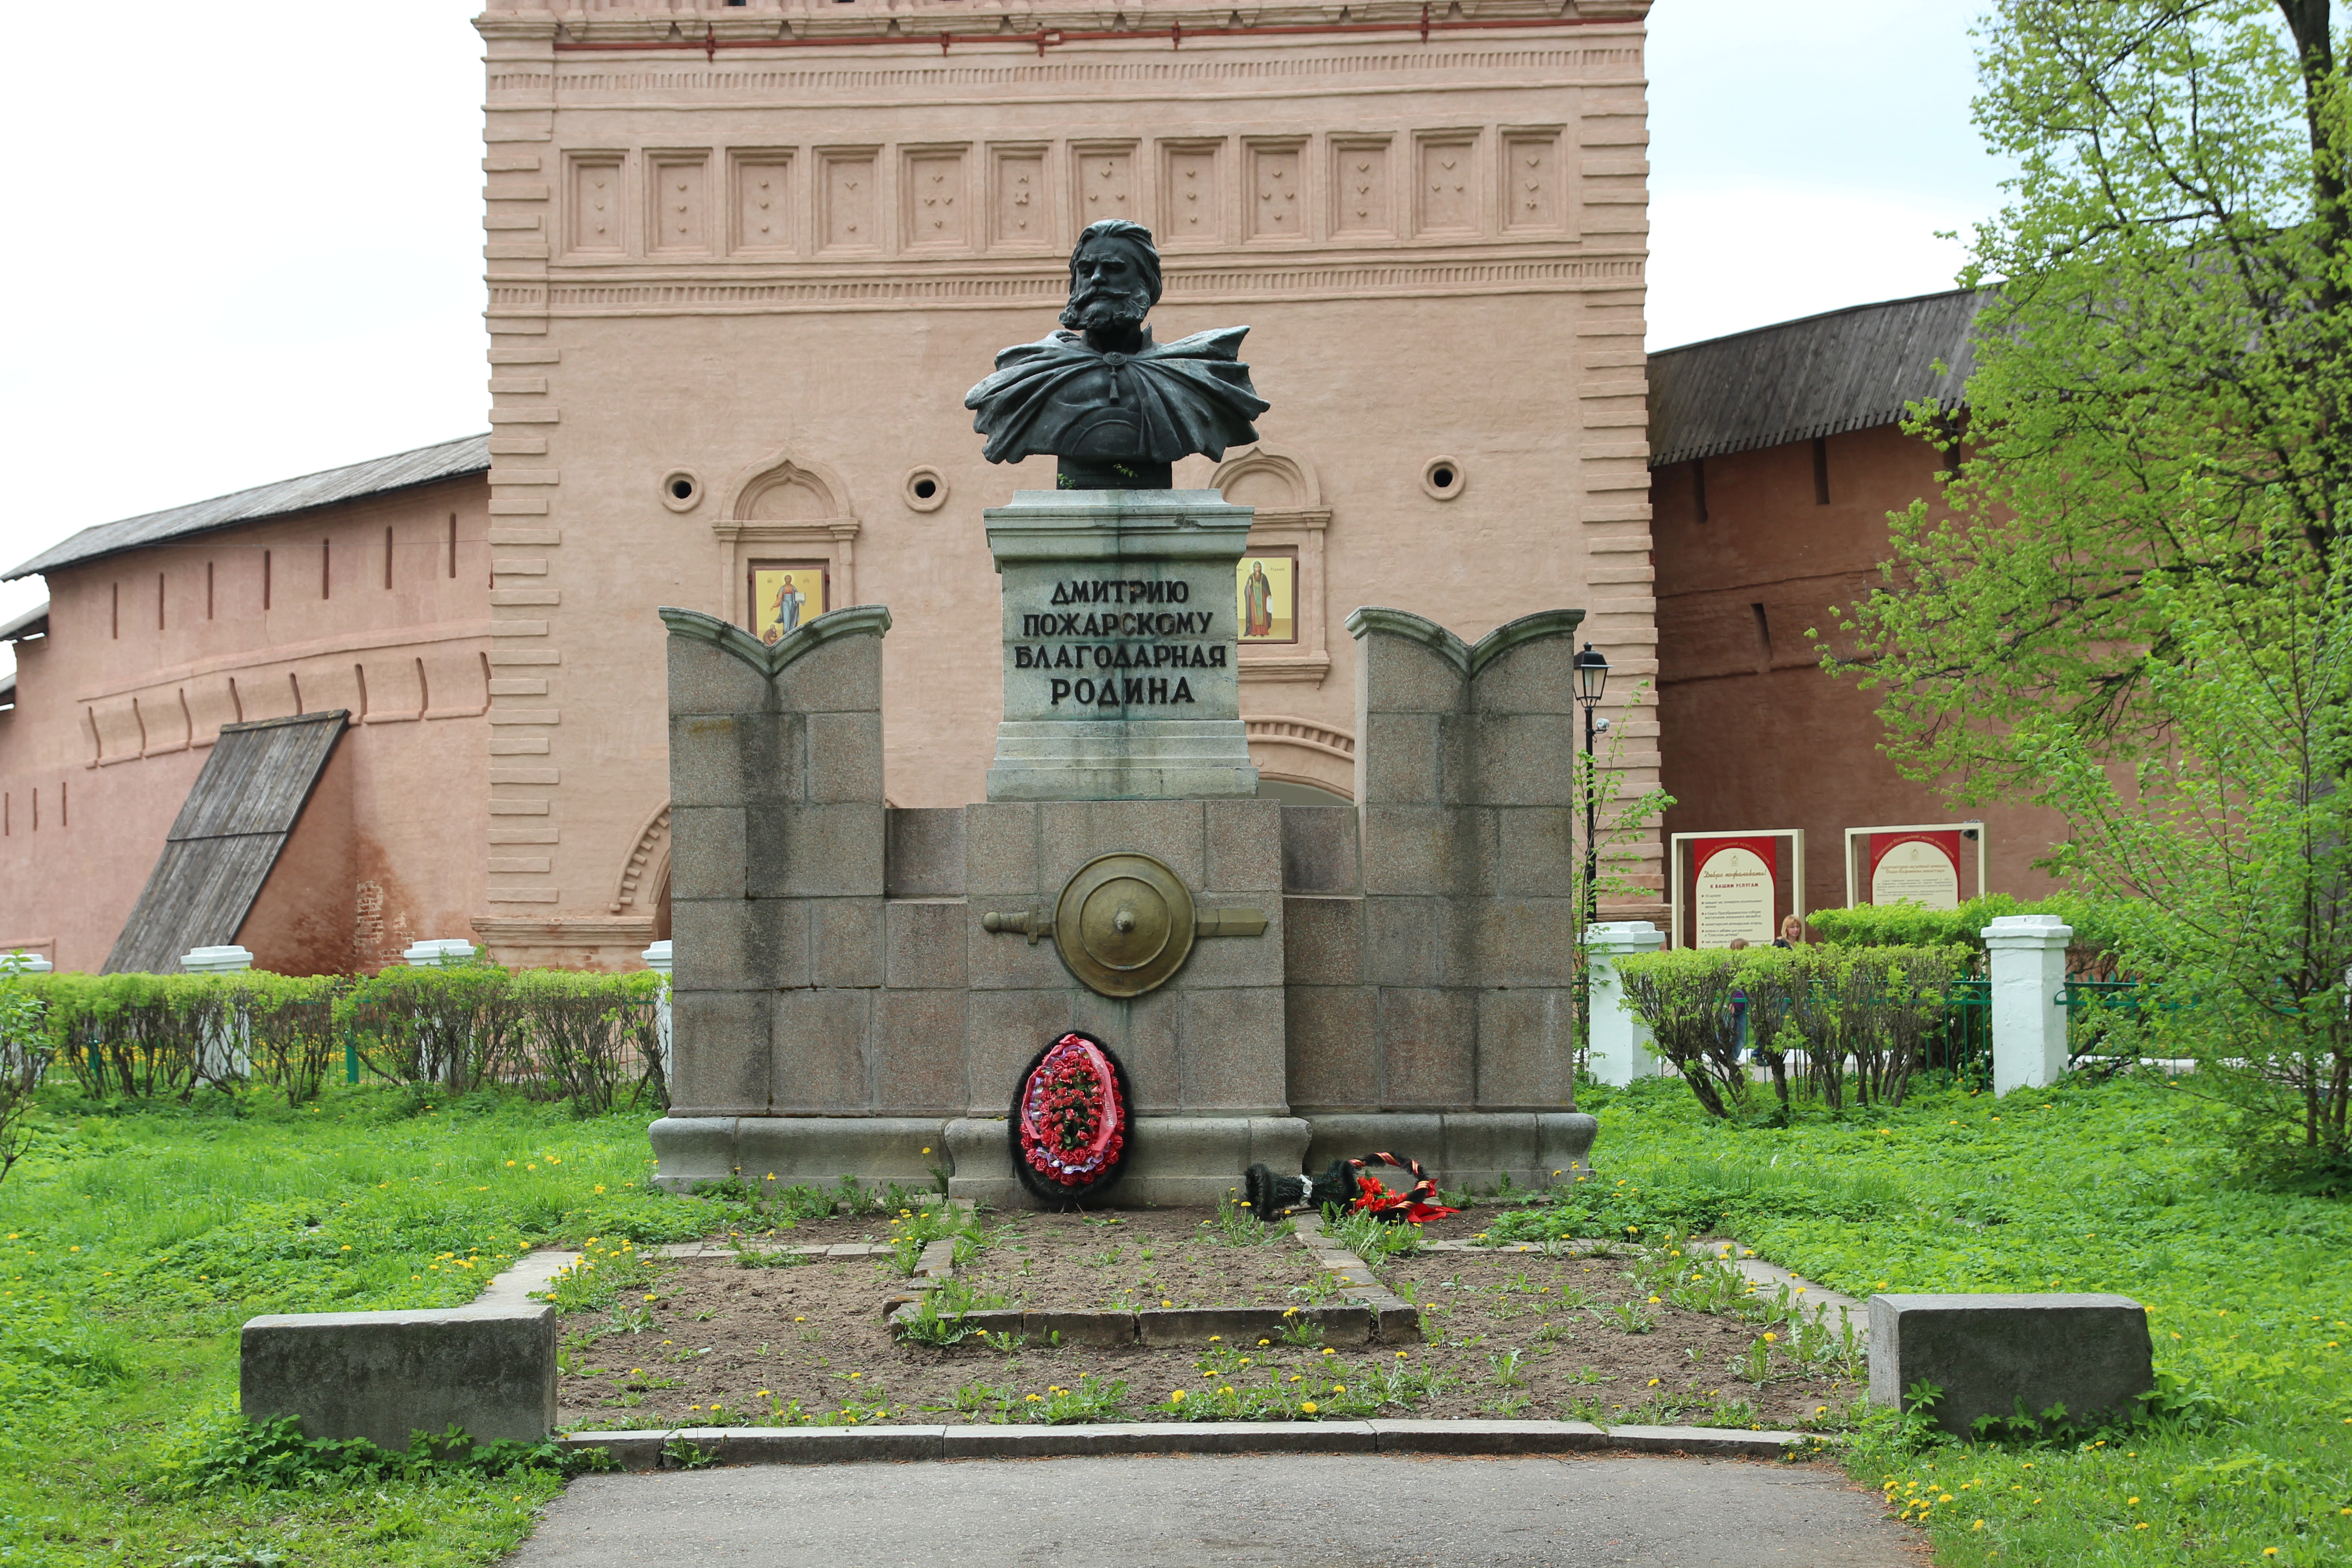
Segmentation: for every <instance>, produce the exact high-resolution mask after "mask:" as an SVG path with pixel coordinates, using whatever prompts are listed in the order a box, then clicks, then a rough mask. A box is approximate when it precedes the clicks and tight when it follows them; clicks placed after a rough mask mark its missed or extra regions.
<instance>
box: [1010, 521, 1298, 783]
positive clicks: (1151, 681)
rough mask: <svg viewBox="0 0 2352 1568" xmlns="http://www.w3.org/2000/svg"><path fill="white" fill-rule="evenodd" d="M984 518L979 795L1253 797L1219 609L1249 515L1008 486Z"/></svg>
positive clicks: (1230, 605)
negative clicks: (987, 621) (989, 563)
mask: <svg viewBox="0 0 2352 1568" xmlns="http://www.w3.org/2000/svg"><path fill="white" fill-rule="evenodd" d="M983 515H984V516H985V517H986V518H987V521H988V546H989V549H990V550H991V551H992V552H994V554H995V556H996V569H997V571H998V573H999V574H1001V575H1002V576H1003V579H1004V592H1003V616H1004V719H1003V723H1002V724H1000V725H999V726H998V727H997V731H996V762H995V765H994V766H992V767H991V768H990V769H989V770H988V798H989V799H991V800H1171V799H1179V798H1190V799H1195V800H1202V799H1207V800H1215V799H1231V798H1237V797H1241V798H1245V797H1248V796H1251V795H1255V794H1256V793H1257V769H1256V768H1255V767H1254V766H1253V765H1251V763H1250V759H1249V739H1248V736H1247V735H1246V733H1244V730H1243V728H1242V720H1241V678H1240V669H1239V667H1238V665H1237V663H1236V660H1235V654H1236V651H1237V646H1238V645H1237V643H1236V641H1235V633H1236V631H1237V627H1236V626H1235V611H1234V563H1236V562H1238V561H1239V560H1240V559H1241V555H1242V551H1243V549H1244V546H1246V545H1247V543H1248V542H1249V531H1250V519H1251V517H1252V515H1253V513H1252V511H1251V510H1250V509H1249V508H1248V507H1245V506H1229V505H1227V504H1226V503H1225V500H1224V498H1223V496H1221V495H1220V494H1219V493H1218V492H1217V491H1215V490H1019V491H1016V492H1014V495H1013V504H1012V505H1010V506H1001V507H993V508H991V509H990V510H988V511H987V512H986V513H984V514H983Z"/></svg>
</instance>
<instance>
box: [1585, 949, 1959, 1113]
mask: <svg viewBox="0 0 2352 1568" xmlns="http://www.w3.org/2000/svg"><path fill="white" fill-rule="evenodd" d="M1616 967H1617V973H1618V974H1619V976H1620V977H1621V979H1622V982H1623V984H1624V989H1625V1000H1626V1005H1628V1006H1630V1007H1631V1008H1633V1015H1634V1016H1636V1017H1638V1018H1640V1019H1641V1020H1642V1022H1643V1023H1644V1024H1646V1025H1648V1026H1649V1028H1650V1033H1651V1035H1652V1037H1654V1040H1655V1041H1656V1045H1657V1051H1658V1054H1659V1055H1660V1056H1661V1057H1663V1058H1665V1060H1666V1061H1667V1063H1668V1064H1669V1065H1671V1066H1672V1067H1673V1068H1675V1071H1676V1072H1678V1073H1680V1074H1681V1075H1682V1078H1683V1081H1684V1082H1685V1083H1687V1084H1688V1085H1689V1086H1690V1089H1691V1093H1692V1094H1693V1096H1695V1097H1696V1099H1697V1100H1698V1102H1699V1104H1700V1106H1701V1107H1702V1108H1703V1109H1705V1110H1706V1113H1707V1114H1708V1115H1710V1116H1715V1117H1732V1116H1737V1115H1740V1114H1743V1113H1745V1112H1747V1111H1748V1110H1749V1108H1750V1101H1751V1100H1752V1099H1753V1093H1754V1085H1753V1082H1752V1080H1751V1079H1749V1076H1748V1068H1747V1066H1746V1064H1744V1063H1743V1062H1742V1061H1741V1060H1740V1057H1739V1053H1740V1038H1739V1028H1738V1017H1739V1012H1740V1008H1739V1004H1740V1003H1742V1002H1744V1003H1745V1012H1746V1015H1747V1022H1748V1042H1747V1043H1748V1046H1749V1047H1752V1048H1753V1050H1754V1051H1755V1055H1756V1060H1757V1061H1758V1062H1759V1063H1760V1064H1762V1065H1763V1067H1764V1068H1765V1069H1766V1071H1767V1072H1768V1073H1769V1076H1770V1079H1771V1083H1772V1091H1773V1096H1774V1098H1775V1099H1776V1100H1778V1102H1779V1106H1780V1110H1781V1111H1782V1112H1786V1111H1787V1110H1790V1107H1791V1105H1792V1095H1791V1082H1790V1071H1789V1069H1790V1058H1791V1056H1792V1055H1796V1054H1798V1053H1801V1054H1802V1062H1801V1067H1802V1075H1801V1079H1800V1080H1799V1081H1798V1083H1797V1085H1796V1089H1797V1091H1798V1092H1801V1094H1802V1095H1803V1096H1804V1097H1805V1098H1806V1099H1809V1100H1815V1101H1818V1102H1819V1103H1820V1104H1821V1105H1822V1107H1823V1108H1824V1109H1827V1110H1841V1109H1843V1107H1844V1106H1845V1104H1846V1103H1847V1100H1848V1099H1849V1098H1851V1099H1852V1100H1853V1103H1854V1104H1856V1105H1876V1104H1885V1105H1900V1104H1902V1103H1903V1097H1904V1095H1905V1094H1906V1093H1907V1092H1908V1091H1909V1088H1910V1083H1911V1078H1912V1075H1913V1074H1914V1073H1915V1072H1916V1071H1917V1070H1918V1068H1919V1067H1920V1065H1921V1064H1922V1062H1923V1061H1924V1060H1925V1059H1926V1046H1927V1041H1928V1040H1929V1039H1930V1038H1932V1037H1933V1036H1934V1035H1935V1033H1936V1032H1937V1030H1940V1029H1941V1028H1942V1027H1943V1026H1944V1022H1945V1016H1946V1010H1947V1008H1948V1005H1949V1000H1950V996H1951V993H1952V986H1953V983H1954V982H1955V981H1957V980H1958V979H1959V978H1960V977H1961V974H1962V972H1963V970H1964V968H1965V963H1964V962H1963V955H1962V953H1961V952H1960V950H1959V949H1958V946H1957V945H1956V944H1943V945H1937V946H1905V947H1840V946H1807V947H1798V948H1772V947H1765V948H1746V949H1741V950H1739V951H1738V952H1733V951H1730V950H1727V949H1704V948H1680V949H1676V950H1675V951H1674V952H1652V953H1640V954H1635V955H1633V956H1629V957H1625V958H1620V959H1618V960H1617V961H1616Z"/></svg>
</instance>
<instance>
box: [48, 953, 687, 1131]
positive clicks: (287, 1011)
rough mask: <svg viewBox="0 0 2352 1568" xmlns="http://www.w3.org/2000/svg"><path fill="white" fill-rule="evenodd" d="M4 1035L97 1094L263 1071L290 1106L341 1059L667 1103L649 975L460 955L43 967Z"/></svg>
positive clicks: (315, 1090)
mask: <svg viewBox="0 0 2352 1568" xmlns="http://www.w3.org/2000/svg"><path fill="white" fill-rule="evenodd" d="M660 987H661V977H660V976H659V975H657V974H656V973H652V972H650V971H641V972H639V973H633V974H587V973H578V972H575V971H571V970H523V971H519V972H516V971H508V970H505V969H501V968H499V967H498V966H497V965H495V964H488V963H467V964H460V965H456V966H452V967H449V968H445V969H410V968H391V969H386V970H384V971H383V973H380V974H373V975H365V976H356V977H354V976H346V975H318V976H310V977H298V976H292V975H284V974H268V973H261V972H259V971H247V972H244V973H232V974H41V975H25V976H18V977H16V988H17V990H18V993H19V994H21V995H22V996H23V997H25V998H26V999H28V1000H29V1002H30V1003H31V1007H30V1008H27V1009H24V1010H23V1011H22V1012H21V1013H20V1016H18V1020H17V1022H16V1025H15V1033H16V1035H18V1036H24V1037H26V1038H23V1039H12V1040H11V1041H9V1042H8V1045H9V1046H10V1047H13V1048H16V1049H22V1050H29V1051H32V1052H35V1053H37V1054H41V1055H46V1056H47V1058H48V1059H49V1062H50V1064H51V1065H52V1067H53V1068H58V1067H61V1068H64V1069H65V1070H66V1071H68V1072H70V1073H72V1074H73V1076H74V1077H75V1078H76V1079H78V1080H79V1083H80V1085H81V1089H82V1091H83V1092H84V1093H85V1094H87V1095H89V1096H90V1097H91V1098H93V1099H115V1098H121V1099H131V1100H154V1099H178V1100H188V1099H190V1098H192V1097H193V1096H194V1094H195V1092H196V1091H197V1090H198V1089H206V1088H210V1089H222V1090H229V1089H240V1088H244V1087H247V1086H250V1085H255V1084H260V1085H267V1086H268V1087H269V1088H271V1089H277V1090H278V1091H279V1092H282V1093H283V1094H284V1095H285V1096H286V1099H287V1102H288V1103H289V1104H294V1105H299V1104H301V1103H304V1102H305V1101H309V1100H315V1099H317V1098H318V1095H319V1091H320V1087H321V1085H322V1084H323V1083H324V1082H325V1080H326V1078H327V1075H328V1074H330V1073H331V1072H334V1071H336V1070H338V1069H342V1070H343V1071H345V1072H346V1073H347V1074H349V1075H352V1076H354V1077H357V1078H365V1079H375V1080H378V1081H383V1082H390V1083H395V1084H404V1085H415V1086H419V1087H427V1086H429V1087H431V1088H433V1089H437V1090H439V1091H441V1092H443V1093H446V1094H453V1095H454V1094H463V1093H465V1092H466V1091H467V1090H469V1089H477V1088H482V1087H487V1086H497V1087H502V1088H506V1089H519V1090H520V1091H521V1092H522V1093H524V1094H525V1095H527V1096H529V1097H530V1098H531V1099H535V1100H561V1101H563V1102H565V1103H567V1104H569V1105H570V1106H571V1108H572V1110H573V1111H574V1112H575V1113H577V1114H579V1115H583V1116H593V1115H601V1114H603V1113H604V1111H607V1110H611V1109H613V1107H614V1105H615V1104H616V1103H618V1102H619V1101H621V1100H624V1099H626V1100H629V1101H630V1102H632V1103H636V1102H650V1103H652V1104H654V1105H656V1106H661V1105H667V1103H668V1100H669V1089H668V1085H667V1081H666V1080H665V1078H664V1075H663V1070H662V1061H661V1050H660V1024H659V1018H658V1013H657V1008H656V998H657V997H658V995H659V993H660Z"/></svg>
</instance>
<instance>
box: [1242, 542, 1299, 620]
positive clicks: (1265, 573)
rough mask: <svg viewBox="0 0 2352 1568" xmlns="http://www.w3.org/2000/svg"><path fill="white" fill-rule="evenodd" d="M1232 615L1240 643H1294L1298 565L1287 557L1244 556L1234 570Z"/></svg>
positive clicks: (1294, 559) (1292, 558) (1271, 555)
mask: <svg viewBox="0 0 2352 1568" xmlns="http://www.w3.org/2000/svg"><path fill="white" fill-rule="evenodd" d="M1234 597H1235V614H1236V615H1237V616H1238V617H1239V624H1240V626H1241V640H1242V641H1244V642H1297V640H1298V562H1297V559H1296V558H1295V557H1293V556H1290V555H1275V554H1258V555H1244V556H1243V557H1242V558H1241V561H1240V563H1238V564H1237V565H1236V566H1235V567H1234Z"/></svg>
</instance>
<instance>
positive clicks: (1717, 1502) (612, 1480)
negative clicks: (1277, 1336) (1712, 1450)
mask: <svg viewBox="0 0 2352 1568" xmlns="http://www.w3.org/2000/svg"><path fill="white" fill-rule="evenodd" d="M508 1561H509V1563H510V1564H511V1565H512V1568H620V1565H621V1564H627V1563H665V1564H682V1565H688V1568H704V1565H706V1564H707V1565H709V1568H803V1565H807V1568H935V1565H936V1568H1016V1565H1018V1568H1032V1565H1034V1568H1046V1565H1051V1568H1160V1565H1162V1564H1165V1565H1168V1568H1177V1565H1180V1564H1181V1565H1182V1568H1202V1565H1203V1564H1220V1565H1222V1564H1235V1565H1246V1568H1258V1565H1261V1564H1263V1565H1265V1568H1424V1565H1426V1568H1538V1565H1539V1564H1541V1565H1550V1564H1559V1565H1560V1568H1595V1565H1610V1564H1634V1563H1639V1564H1645V1565H1646V1564H1657V1565H1660V1568H1714V1565H1717V1564H1722V1565H1724V1568H1732V1565H1735V1564H1736V1565H1738V1568H1754V1565H1755V1564H1758V1563H1788V1564H1792V1565H1801V1568H1920V1565H1921V1564H1923V1563H1926V1561H1927V1557H1926V1554H1925V1552H1924V1550H1923V1549H1922V1547H1921V1545H1920V1542H1919V1538H1918V1537H1917V1536H1916V1535H1915V1534H1913V1533H1912V1532H1910V1531H1906V1530H1905V1529H1904V1528H1903V1527H1901V1526H1899V1525H1897V1524H1895V1523H1893V1522H1892V1521H1889V1520H1888V1519H1887V1518H1886V1517H1885V1510H1884V1509H1883V1508H1882V1507H1881V1506H1880V1504H1879V1500H1878V1498H1877V1497H1876V1495H1875V1494H1874V1493H1869V1492H1862V1491H1857V1490H1855V1489H1853V1488H1852V1487H1851V1486H1850V1485H1848V1483H1847V1482H1846V1480H1845V1478H1844V1477H1843V1475H1842V1474H1841V1473H1840V1472H1839V1471H1838V1470H1837V1469H1836V1468H1834V1467H1832V1466H1828V1465H1820V1464H1813V1465H1784V1464H1776V1463H1772V1462H1769V1461H1763V1460H1751V1459H1684V1458H1582V1457H1568V1458H1534V1457H1529V1458H1519V1457H1513V1458H1451V1457H1435V1456H1426V1455H1412V1454H1396V1455H1387V1454H1383V1455H1361V1456H1338V1455H1297V1456H1285V1455H1240V1456H1224V1455H1217V1456H1208V1455H1174V1456H1138V1457H1132V1458H1069V1459H971V1460H962V1461H940V1462H926V1463H916V1464H851V1465H817V1466H803V1465H779V1466H758V1467H742V1468H729V1469H710V1470H695V1471H688V1472H682V1473H680V1472H663V1473H660V1474H654V1475H613V1476H589V1477H583V1478H582V1479H579V1480H576V1481H574V1482H572V1486H571V1487H570V1489H568V1490H567V1491H566V1492H565V1494H564V1495H563V1497H562V1498H561V1499H559V1500H557V1501H556V1502H555V1503H554V1504H552V1505H551V1507H550V1508H549V1509H548V1510H547V1514H546V1517H545V1519H544V1521H542V1522H541V1526H540V1528H539V1530H538V1531H537V1532H536V1533H535V1534H534V1535H533V1536H532V1537H531V1539H530V1541H528V1542H525V1543H524V1544H523V1546H522V1549H521V1550H520V1551H519V1552H516V1553H515V1555H514V1556H513V1557H511V1558H509V1560H508Z"/></svg>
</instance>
